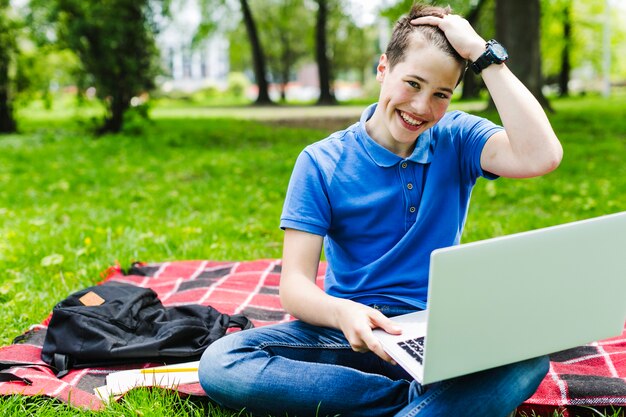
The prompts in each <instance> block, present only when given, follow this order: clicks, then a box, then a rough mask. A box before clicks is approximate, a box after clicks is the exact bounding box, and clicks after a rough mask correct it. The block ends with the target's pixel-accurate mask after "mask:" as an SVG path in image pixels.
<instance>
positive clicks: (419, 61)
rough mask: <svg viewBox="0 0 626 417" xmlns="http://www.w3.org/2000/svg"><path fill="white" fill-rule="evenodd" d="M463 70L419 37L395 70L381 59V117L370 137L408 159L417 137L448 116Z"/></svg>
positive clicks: (374, 120)
mask: <svg viewBox="0 0 626 417" xmlns="http://www.w3.org/2000/svg"><path fill="white" fill-rule="evenodd" d="M461 70H462V68H461V65H460V64H459V63H458V62H456V61H455V60H454V58H452V57H451V56H449V55H447V54H445V53H444V52H442V51H441V50H439V49H437V48H436V47H433V46H431V45H429V44H427V43H425V42H424V41H423V40H421V39H420V38H418V37H415V38H414V39H413V41H412V42H411V44H410V47H409V48H408V49H407V51H406V52H405V57H404V60H403V61H401V62H398V63H396V64H395V65H394V66H393V68H390V67H389V62H388V60H387V57H386V56H385V55H383V56H381V58H380V62H379V64H378V73H377V76H376V79H377V80H378V81H379V82H380V83H381V89H380V96H379V100H378V107H377V109H376V113H377V114H375V115H374V117H372V119H370V122H372V123H369V125H368V131H369V132H370V135H371V136H372V137H373V138H374V139H375V140H376V141H378V142H379V143H381V145H383V146H385V147H386V148H387V149H389V150H391V151H393V152H396V153H399V154H400V153H402V154H405V155H404V156H408V154H410V152H412V149H413V145H414V143H415V140H416V139H417V137H418V136H419V135H420V134H421V133H422V132H424V131H426V130H427V129H429V128H431V127H432V126H434V125H435V123H437V122H438V121H439V120H440V119H441V118H442V117H443V116H444V114H445V112H446V110H447V108H448V105H449V104H450V98H451V96H452V93H453V90H454V88H455V87H456V84H457V81H458V79H459V76H460V74H461Z"/></svg>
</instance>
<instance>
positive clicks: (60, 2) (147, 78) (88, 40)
mask: <svg viewBox="0 0 626 417" xmlns="http://www.w3.org/2000/svg"><path fill="white" fill-rule="evenodd" d="M30 6H31V8H32V9H33V14H36V13H38V12H39V13H41V11H42V10H43V11H45V12H46V16H47V19H48V21H49V22H50V23H51V24H53V26H54V27H55V29H56V36H57V37H58V41H59V42H60V43H61V44H62V45H65V46H67V47H68V48H69V49H71V50H72V51H74V52H75V53H76V55H77V56H78V57H79V59H80V62H81V66H82V68H83V70H84V71H85V73H86V74H88V75H89V76H90V78H91V79H92V81H93V84H94V86H95V88H96V94H97V97H98V98H100V99H101V100H103V102H104V103H105V104H106V108H107V114H106V117H105V120H104V123H103V125H102V126H101V127H100V128H99V129H98V132H99V133H107V132H119V131H120V130H121V129H122V126H123V123H124V114H125V113H126V112H127V111H128V110H129V108H130V105H131V99H132V98H133V97H135V96H137V95H140V94H141V93H143V92H147V91H150V90H151V89H152V88H153V87H154V78H155V76H156V74H157V73H158V72H159V64H158V61H157V58H158V51H157V48H156V44H155V35H156V32H157V26H156V23H155V17H156V15H157V14H160V11H161V10H164V8H165V7H166V6H167V4H166V1H165V0H103V1H82V0H31V4H30Z"/></svg>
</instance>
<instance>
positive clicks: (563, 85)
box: [559, 1, 572, 97]
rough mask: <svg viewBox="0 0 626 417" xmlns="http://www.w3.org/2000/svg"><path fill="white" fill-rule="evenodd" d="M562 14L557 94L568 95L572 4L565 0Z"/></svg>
mask: <svg viewBox="0 0 626 417" xmlns="http://www.w3.org/2000/svg"><path fill="white" fill-rule="evenodd" d="M561 13H562V15H563V50H562V51H561V71H560V72H559V95H560V96H561V97H565V96H567V95H569V75H570V71H571V68H572V66H571V61H570V55H571V49H572V4H571V2H570V1H568V2H566V3H565V4H564V6H563V10H562V12H561Z"/></svg>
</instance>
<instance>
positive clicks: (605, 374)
mask: <svg viewBox="0 0 626 417" xmlns="http://www.w3.org/2000/svg"><path fill="white" fill-rule="evenodd" d="M325 269H326V264H325V263H321V264H320V270H319V276H318V283H320V285H321V283H322V280H323V275H324V272H325ZM279 278H280V261H278V260H256V261H246V262H212V261H177V262H167V263H160V264H139V265H135V266H133V267H132V268H131V269H130V271H128V272H127V273H124V272H123V271H122V270H121V268H119V267H114V268H110V269H109V270H108V272H107V274H106V279H105V280H115V281H120V282H126V283H130V284H135V285H139V286H142V287H149V288H152V289H153V290H154V291H155V292H156V293H157V294H158V295H159V298H160V299H161V301H162V303H163V304H164V305H165V306H173V305H181V304H203V305H211V306H213V307H215V308H216V309H218V310H219V311H221V312H223V313H227V314H235V313H243V314H245V315H246V316H247V317H248V318H250V319H251V320H252V321H253V322H254V324H255V325H256V326H264V325H267V324H271V323H278V322H283V321H287V320H291V317H290V316H289V315H288V314H286V313H285V312H284V311H283V309H282V307H281V305H280V301H279V298H278V282H279ZM47 322H48V319H46V320H44V322H43V323H42V324H39V325H36V326H33V327H32V328H31V329H30V330H29V331H28V332H26V333H25V334H24V335H22V336H20V337H18V338H17V339H16V341H15V343H14V344H12V345H10V346H5V347H2V348H0V364H3V368H4V370H3V371H1V372H0V395H10V394H21V395H46V396H50V397H54V398H57V399H60V400H62V401H66V402H68V403H71V404H72V405H74V406H77V407H83V408H88V409H94V410H96V409H100V408H102V407H103V402H102V401H101V400H100V399H99V398H98V397H96V396H95V395H94V393H93V389H94V388H95V387H98V386H102V385H105V377H106V375H107V374H109V373H111V372H114V371H117V370H120V369H129V368H138V367H146V366H155V365H159V364H154V363H150V364H137V365H135V366H116V367H108V368H89V369H76V370H72V371H70V373H69V374H68V375H66V376H64V377H63V378H61V379H58V378H56V377H55V376H54V373H53V372H52V370H51V369H50V368H49V367H48V366H47V365H46V364H45V363H44V362H42V361H41V358H40V354H41V346H42V345H43V340H44V337H45V331H46V324H47ZM551 359H552V362H551V367H550V373H549V374H548V375H547V377H546V378H545V380H544V381H543V383H542V384H541V386H540V387H539V389H538V390H537V392H536V393H535V395H534V396H533V397H531V398H530V399H529V400H528V401H527V402H526V403H525V404H524V405H523V406H522V407H521V408H520V409H519V410H520V411H525V412H526V414H527V415H532V414H531V413H532V411H535V413H536V414H542V415H552V412H553V411H554V410H557V409H558V410H560V411H563V412H564V415H565V416H566V417H567V416H569V412H570V411H572V410H574V409H576V414H580V412H579V410H580V409H578V408H577V406H591V407H595V408H603V407H607V406H615V407H626V331H625V332H624V334H623V335H622V336H621V337H617V338H613V339H608V340H604V341H601V342H597V343H592V344H590V345H588V346H582V347H578V348H575V349H570V350H567V351H564V352H559V353H557V354H554V355H552V357H551ZM177 389H178V391H179V392H180V393H182V394H186V395H198V396H201V395H204V393H203V391H202V389H201V388H200V386H199V384H187V385H181V386H179V387H177ZM572 415H573V414H572Z"/></svg>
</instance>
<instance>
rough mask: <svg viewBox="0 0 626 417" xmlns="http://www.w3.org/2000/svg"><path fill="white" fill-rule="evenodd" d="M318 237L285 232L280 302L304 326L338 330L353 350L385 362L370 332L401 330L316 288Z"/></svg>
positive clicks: (379, 315) (371, 311) (374, 313)
mask: <svg viewBox="0 0 626 417" xmlns="http://www.w3.org/2000/svg"><path fill="white" fill-rule="evenodd" d="M322 243H323V238H322V237H321V236H318V235H315V234H311V233H307V232H302V231H298V230H294V229H286V230H285V241H284V246H283V263H282V273H281V278H280V299H281V302H282V304H283V307H284V308H285V310H287V312H289V313H290V314H291V315H293V316H294V317H296V318H298V319H300V320H302V321H305V322H307V323H310V324H313V325H316V326H322V327H333V328H337V329H339V330H341V331H342V332H343V333H344V335H345V336H346V338H347V339H348V342H349V343H350V345H351V346H352V349H353V350H355V351H357V352H367V351H372V352H374V353H375V354H376V355H378V356H380V357H381V358H383V359H384V360H386V361H388V362H392V359H391V358H390V357H389V355H387V354H386V353H385V352H384V351H383V349H382V346H381V345H380V343H379V342H378V339H376V338H375V337H374V334H373V333H372V329H373V328H375V327H380V328H382V329H384V330H385V331H387V332H389V333H393V334H399V333H400V329H399V328H398V327H397V326H396V325H395V324H394V323H393V322H392V321H391V320H390V319H389V318H387V317H385V316H384V315H383V314H382V313H381V312H380V311H377V310H375V309H373V308H370V307H367V306H365V305H363V304H359V303H356V302H354V301H350V300H347V299H342V298H337V297H332V296H330V295H328V294H326V293H325V292H324V291H323V290H322V289H320V288H319V287H318V286H317V285H316V284H315V277H316V276H317V268H318V265H319V260H320V254H321V251H322Z"/></svg>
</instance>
